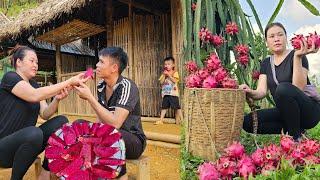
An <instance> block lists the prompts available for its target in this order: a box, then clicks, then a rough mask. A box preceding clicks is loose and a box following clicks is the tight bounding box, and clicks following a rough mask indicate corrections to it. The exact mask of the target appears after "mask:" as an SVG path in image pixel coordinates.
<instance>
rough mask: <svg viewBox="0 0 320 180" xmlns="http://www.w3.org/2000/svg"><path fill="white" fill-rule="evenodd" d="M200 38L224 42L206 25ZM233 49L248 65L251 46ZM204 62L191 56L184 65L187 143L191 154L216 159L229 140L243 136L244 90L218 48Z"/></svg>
mask: <svg viewBox="0 0 320 180" xmlns="http://www.w3.org/2000/svg"><path fill="white" fill-rule="evenodd" d="M227 29H228V28H227ZM227 29H226V32H227V33H228V32H229V31H227ZM228 30H230V29H228ZM234 33H236V32H234ZM199 38H200V39H201V41H202V43H213V45H214V46H215V47H219V46H220V45H221V44H222V43H224V42H225V40H223V39H222V37H221V36H219V35H212V34H211V33H210V32H208V30H206V29H204V28H203V29H202V30H201V31H200V32H199ZM234 52H235V58H236V61H237V62H238V63H239V64H240V65H243V66H245V65H246V64H247V63H248V61H249V48H248V47H247V46H246V45H241V44H239V45H236V46H235V47H234ZM203 65H204V67H202V68H200V67H198V65H197V64H196V62H195V61H192V60H191V61H189V62H187V63H186V65H185V67H186V70H187V73H188V75H187V77H186V78H185V84H186V88H185V93H184V98H185V105H184V112H185V120H186V147H187V149H188V151H189V152H190V153H191V154H192V155H195V156H200V157H202V158H204V159H207V160H215V159H216V152H218V153H221V152H222V151H223V149H225V148H226V147H227V145H228V143H231V142H232V141H235V140H238V139H239V137H240V131H241V129H242V123H243V116H244V104H245V93H244V92H243V91H242V90H239V89H238V83H237V81H236V79H235V78H233V77H232V75H231V74H230V73H229V72H228V70H227V69H226V68H224V67H223V65H222V62H221V60H220V58H219V55H218V54H217V53H216V52H215V51H213V52H212V53H211V54H210V55H208V57H207V58H206V59H205V60H204V63H203Z"/></svg>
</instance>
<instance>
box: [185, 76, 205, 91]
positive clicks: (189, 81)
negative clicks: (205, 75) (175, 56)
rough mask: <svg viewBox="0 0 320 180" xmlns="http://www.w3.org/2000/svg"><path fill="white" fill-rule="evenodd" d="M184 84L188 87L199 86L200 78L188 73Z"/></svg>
mask: <svg viewBox="0 0 320 180" xmlns="http://www.w3.org/2000/svg"><path fill="white" fill-rule="evenodd" d="M185 81H186V86H187V87H189V88H197V87H201V84H202V80H201V78H200V77H199V76H198V75H197V74H190V75H189V76H187V77H186V80H185Z"/></svg>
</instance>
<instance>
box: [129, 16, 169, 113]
mask: <svg viewBox="0 0 320 180" xmlns="http://www.w3.org/2000/svg"><path fill="white" fill-rule="evenodd" d="M170 24H171V22H170V17H169V16H167V15H163V16H160V17H159V16H138V15H136V16H134V38H133V39H134V71H133V72H134V81H135V82H136V84H137V86H138V88H139V91H140V101H141V107H142V108H141V111H142V114H143V115H144V116H152V117H155V116H159V115H160V110H161V94H160V91H161V88H160V84H159V81H158V79H159V77H160V74H161V72H162V68H163V59H164V58H165V57H166V56H168V55H169V54H171V32H170ZM168 114H169V113H168ZM170 116H171V117H172V113H171V115H170Z"/></svg>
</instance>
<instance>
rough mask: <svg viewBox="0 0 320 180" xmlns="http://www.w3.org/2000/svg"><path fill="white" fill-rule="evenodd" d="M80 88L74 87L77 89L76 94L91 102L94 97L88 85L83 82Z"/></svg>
mask: <svg viewBox="0 0 320 180" xmlns="http://www.w3.org/2000/svg"><path fill="white" fill-rule="evenodd" d="M79 85H80V86H74V88H75V89H76V93H77V94H78V95H79V97H80V98H82V99H84V100H89V99H90V98H91V97H92V96H93V95H92V93H91V91H90V89H89V87H88V86H87V85H85V84H84V83H83V82H80V84H79Z"/></svg>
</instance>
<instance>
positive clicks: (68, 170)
mask: <svg viewBox="0 0 320 180" xmlns="http://www.w3.org/2000/svg"><path fill="white" fill-rule="evenodd" d="M82 164H83V159H82V158H78V159H76V160H74V161H72V162H71V163H70V164H69V165H68V166H67V167H65V168H64V169H63V170H62V171H60V172H59V173H57V175H58V176H65V177H69V176H70V175H71V174H73V173H74V172H76V171H79V169H80V168H81V166H82Z"/></svg>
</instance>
